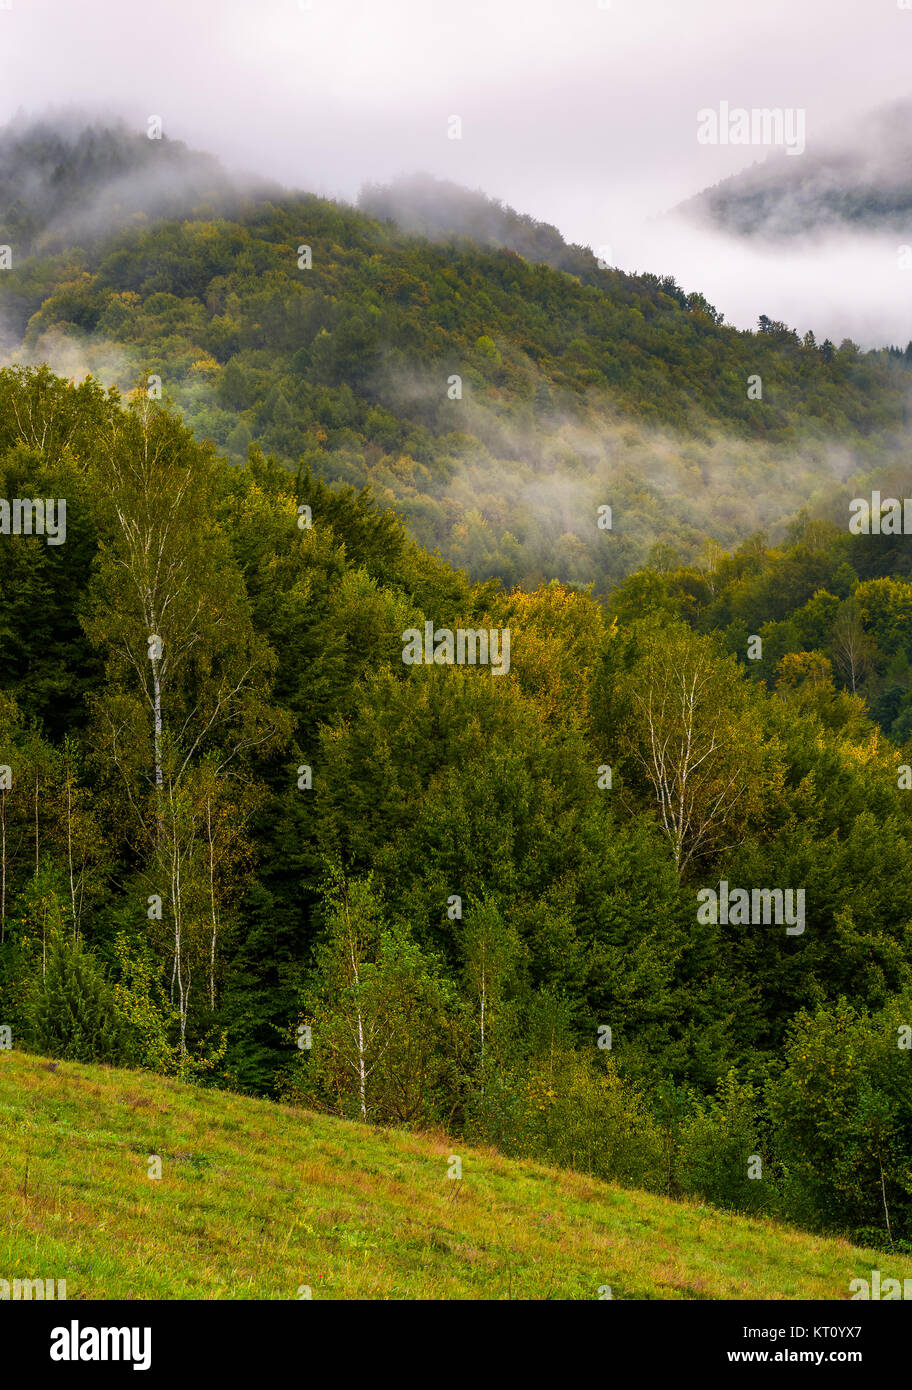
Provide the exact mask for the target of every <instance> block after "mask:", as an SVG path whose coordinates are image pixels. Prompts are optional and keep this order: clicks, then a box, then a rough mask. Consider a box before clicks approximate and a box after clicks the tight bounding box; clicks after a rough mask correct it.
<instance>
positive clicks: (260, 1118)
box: [0, 1052, 912, 1300]
mask: <svg viewBox="0 0 912 1390" xmlns="http://www.w3.org/2000/svg"><path fill="white" fill-rule="evenodd" d="M0 1120H2V1123H0V1229H2V1231H3V1236H2V1237H0V1250H2V1259H0V1272H2V1275H3V1277H5V1278H7V1279H12V1278H16V1277H22V1278H25V1277H33V1276H34V1275H35V1272H36V1271H38V1270H40V1271H42V1273H43V1274H46V1276H47V1277H54V1278H62V1277H65V1278H66V1281H67V1296H68V1298H69V1299H71V1300H77V1299H99V1298H103V1299H108V1298H127V1299H134V1298H153V1299H174V1298H203V1299H206V1298H227V1299H231V1298H235V1299H236V1298H255V1299H270V1298H272V1299H288V1298H292V1299H293V1298H297V1297H298V1296H299V1293H298V1290H299V1289H300V1287H301V1286H302V1285H308V1286H309V1287H310V1288H311V1290H312V1294H313V1297H314V1298H335V1299H338V1298H342V1299H349V1298H373V1299H376V1298H381V1299H383V1298H387V1299H416V1298H432V1299H462V1298H467V1299H473V1298H514V1299H549V1298H550V1299H586V1298H598V1297H600V1293H599V1290H600V1288H601V1287H602V1286H604V1285H606V1284H607V1285H610V1287H611V1290H612V1295H613V1297H614V1298H616V1299H643V1298H651V1299H745V1298H760V1299H799V1298H803V1299H807V1298H810V1299H833V1300H840V1299H846V1298H848V1297H849V1283H850V1280H851V1279H853V1278H859V1277H865V1278H867V1277H870V1271H871V1270H872V1269H873V1268H883V1269H884V1270H889V1271H890V1274H891V1276H892V1277H896V1278H908V1277H910V1276H912V1257H909V1256H905V1257H898V1256H897V1257H893V1256H886V1255H884V1254H883V1253H880V1254H878V1253H876V1252H873V1251H865V1250H859V1249H855V1248H853V1247H852V1246H850V1245H849V1244H848V1243H846V1242H845V1241H841V1240H821V1239H815V1238H813V1237H811V1236H808V1235H804V1234H800V1233H798V1232H796V1231H793V1230H790V1229H788V1228H786V1227H782V1226H778V1225H776V1224H774V1223H772V1222H768V1221H762V1220H756V1219H752V1220H751V1219H747V1218H743V1217H737V1216H732V1215H724V1214H722V1213H720V1212H717V1211H714V1210H712V1209H711V1208H708V1207H705V1206H701V1205H697V1204H696V1203H691V1202H672V1201H669V1200H667V1199H665V1198H662V1197H656V1196H650V1195H647V1194H645V1193H642V1192H636V1191H625V1190H623V1189H621V1188H619V1187H616V1186H613V1185H611V1184H608V1183H601V1182H598V1181H595V1180H593V1179H591V1178H587V1177H583V1176H581V1175H579V1174H575V1173H569V1172H560V1171H558V1170H555V1169H551V1168H544V1167H541V1166H540V1165H538V1164H534V1163H530V1162H516V1161H510V1160H508V1159H505V1158H503V1157H501V1156H499V1155H498V1154H496V1153H495V1152H494V1151H492V1150H489V1149H471V1148H467V1147H465V1146H464V1145H462V1144H461V1143H460V1142H459V1141H455V1142H454V1141H447V1140H446V1139H445V1138H444V1137H443V1136H442V1135H428V1134H421V1133H407V1132H404V1131H391V1130H382V1129H381V1130H376V1129H371V1128H368V1127H367V1126H362V1125H358V1124H351V1123H347V1122H345V1121H342V1120H336V1119H331V1118H327V1117H325V1116H322V1115H318V1114H314V1113H310V1112H307V1111H301V1110H296V1109H291V1108H287V1107H282V1106H276V1105H274V1104H270V1103H269V1102H266V1101H258V1100H250V1099H247V1098H244V1097H240V1096H236V1095H230V1094H226V1093H218V1092H211V1091H204V1090H198V1089H195V1088H193V1087H191V1086H188V1085H181V1084H179V1083H177V1082H174V1081H169V1080H166V1079H164V1078H161V1077H155V1076H151V1075H146V1074H144V1075H138V1074H136V1073H133V1072H129V1071H119V1070H111V1069H109V1068H106V1067H101V1066H86V1065H75V1064H71V1063H66V1062H60V1063H52V1062H48V1061H47V1060H45V1059H43V1058H40V1057H36V1056H30V1055H27V1054H23V1053H17V1052H0ZM454 1152H455V1153H456V1154H458V1155H459V1156H460V1157H461V1158H462V1163H463V1176H462V1179H461V1181H459V1182H456V1181H452V1180H448V1178H447V1167H448V1161H449V1158H450V1156H451V1154H453V1153H454ZM150 1154H157V1155H158V1156H159V1157H160V1158H161V1159H162V1177H161V1179H160V1180H155V1179H150V1178H149V1177H148V1176H147V1158H148V1156H149V1155H150Z"/></svg>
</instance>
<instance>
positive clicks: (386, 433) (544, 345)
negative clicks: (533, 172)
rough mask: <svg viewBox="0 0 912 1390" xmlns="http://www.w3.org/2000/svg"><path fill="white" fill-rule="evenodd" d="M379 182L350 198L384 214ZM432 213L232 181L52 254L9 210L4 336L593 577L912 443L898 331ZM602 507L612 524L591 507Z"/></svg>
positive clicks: (543, 576) (444, 547)
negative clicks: (688, 284) (233, 193)
mask: <svg viewBox="0 0 912 1390" xmlns="http://www.w3.org/2000/svg"><path fill="white" fill-rule="evenodd" d="M95 138H96V146H95V148H96V150H97V149H98V148H101V143H102V142H100V137H95ZM118 138H120V137H118ZM123 138H124V139H125V138H126V137H123ZM137 138H138V142H139V145H140V146H142V147H143V163H142V165H141V169H142V174H143V179H146V178H148V177H151V175H150V174H149V170H150V169H153V168H154V167H155V165H156V162H157V161H158V160H162V161H163V168H165V169H167V168H168V167H170V163H171V162H173V160H174V159H175V158H176V156H174V155H173V154H172V153H170V152H169V151H170V149H171V147H170V144H169V142H168V141H167V139H164V140H161V141H149V140H146V139H145V137H137ZM36 142H37V145H38V153H37V154H36V153H35V144H36ZM8 145H9V148H10V152H9V153H8V154H7V159H8V160H9V161H10V162H11V165H12V166H14V167H15V168H16V169H18V170H20V172H21V168H22V166H23V164H24V163H27V162H28V160H29V159H30V158H35V159H36V160H37V164H38V166H39V167H40V168H46V167H49V166H50V164H51V163H53V160H55V159H57V158H58V153H59V151H58V147H57V144H56V143H54V142H53V141H51V142H50V143H49V145H48V148H47V149H46V150H45V149H44V146H43V145H42V144H41V136H40V132H39V133H37V134H35V135H33V136H31V137H29V140H28V141H26V142H25V143H24V144H22V145H21V147H20V146H16V143H15V141H12V142H8ZM115 145H116V148H117V149H119V148H120V146H119V145H117V144H116V142H115ZM76 148H77V149H80V150H81V149H82V145H81V144H80V142H77V143H76ZM17 150H18V153H17ZM42 151H43V152H42ZM87 157H88V156H86V155H84V154H80V158H87ZM110 163H111V169H112V171H113V172H112V173H111V174H110V178H109V179H108V184H111V183H112V182H113V181H114V180H115V174H118V175H119V171H120V170H121V161H120V157H119V156H117V157H116V158H115V156H114V155H112V156H111V160H110ZM99 177H100V176H99ZM203 183H204V184H205V185H206V186H208V184H207V182H206V180H204V181H203ZM108 184H106V186H108ZM410 187H413V186H410ZM436 191H439V190H435V194H436ZM444 191H446V190H444ZM400 194H401V190H399V192H397V193H396V196H397V197H399V196H400ZM200 196H201V197H203V194H202V193H201V195H200ZM390 197H392V195H389V196H388V197H386V201H385V202H384V196H381V194H379V193H377V192H376V191H375V193H374V194H373V195H371V197H370V198H368V200H367V201H368V204H369V205H373V204H372V201H371V200H372V199H373V200H374V201H375V202H376V204H377V207H378V209H379V210H380V211H383V212H384V213H385V212H387V211H389V210H390V209H391V207H392V203H391V201H390ZM426 202H427V198H426V196H425V195H424V194H422V200H421V202H420V207H421V208H424V207H425V205H426ZM451 209H452V213H451ZM492 209H493V211H492ZM4 215H5V217H6V220H7V223H9V221H10V218H11V216H12V214H11V212H10V211H9V208H7V211H6V213H5V214H4ZM404 215H405V214H404ZM454 219H455V222H456V223H458V225H457V226H456V230H457V231H460V229H461V230H463V231H464V230H466V229H469V230H471V229H473V228H476V227H478V226H479V225H481V224H484V225H486V226H487V228H488V231H487V232H486V235H491V236H493V237H494V239H498V237H500V236H504V237H506V236H507V234H508V233H509V235H511V236H512V235H513V234H514V232H515V229H516V227H517V226H519V228H520V231H521V234H522V237H523V238H524V239H523V240H522V243H521V244H522V245H524V246H526V247H527V249H528V251H529V254H530V255H532V254H533V253H534V254H535V255H536V257H539V258H541V259H536V260H534V261H533V260H531V259H529V260H527V259H525V258H524V257H523V256H521V255H519V254H517V253H516V252H515V251H511V250H510V249H507V248H500V249H494V250H492V249H484V248H481V247H476V246H474V245H473V244H472V243H471V242H469V241H466V240H465V238H464V237H463V236H461V235H460V236H458V237H457V238H456V240H453V239H452V237H451V236H450V235H449V233H448V232H445V231H444V230H443V224H444V223H446V222H447V221H448V220H449V221H453V220H454ZM437 224H438V231H439V235H440V236H441V237H442V238H443V240H442V241H440V242H431V241H429V240H426V239H423V238H417V239H416V238H414V237H411V236H409V235H407V234H406V233H404V232H402V231H401V230H400V229H399V228H398V227H397V226H396V225H395V224H393V223H390V222H388V221H384V222H380V221H378V220H376V219H375V218H374V217H372V216H368V215H367V214H366V213H365V212H364V211H358V210H356V209H354V208H349V207H345V206H344V205H339V204H336V203H332V202H327V201H325V200H321V199H317V198H313V197H308V196H302V195H292V194H286V195H282V196H281V197H278V195H276V200H275V201H263V199H262V197H256V196H253V195H252V194H249V195H248V196H247V198H246V201H244V202H243V203H242V204H241V205H236V206H234V208H233V211H232V212H231V215H230V217H228V216H227V215H225V216H218V215H213V213H212V210H211V209H210V211H209V212H207V213H205V214H194V215H191V216H189V217H187V218H185V219H184V220H172V221H166V222H164V223H161V222H159V223H155V224H154V225H152V224H150V225H139V226H130V227H128V228H126V229H124V228H122V227H117V226H114V227H108V226H105V227H104V229H103V230H102V229H100V228H99V226H98V224H97V223H95V224H92V225H90V224H89V223H88V222H83V224H82V232H81V233H80V234H79V235H76V234H75V233H74V234H73V236H71V237H70V240H69V241H68V243H67V245H66V247H65V249H59V250H58V251H57V252H56V253H55V254H53V255H45V254H40V255H32V254H30V251H31V241H30V240H29V239H28V238H25V239H24V240H21V241H20V240H17V238H16V236H15V235H13V233H12V232H11V233H10V244H11V248H12V268H11V269H9V270H7V271H6V272H4V273H3V274H0V323H2V325H3V327H4V332H5V335H6V339H7V341H8V342H9V344H10V351H11V353H12V355H13V357H14V358H15V357H17V354H18V360H22V359H23V357H24V360H35V361H44V360H47V361H49V362H51V364H52V365H54V366H55V367H56V368H57V369H58V370H59V371H60V372H61V373H63V374H64V375H76V376H78V375H80V374H81V373H83V372H84V371H85V370H86V369H87V368H93V369H94V370H95V371H96V372H98V373H99V375H101V376H102V377H103V378H104V379H109V380H116V381H118V382H119V384H121V385H122V386H131V385H133V384H135V382H136V380H137V379H139V380H142V381H143V382H146V381H147V380H148V378H149V377H155V378H158V379H159V380H160V383H161V390H162V391H163V393H164V397H165V399H166V400H168V401H170V402H171V403H172V404H173V405H175V406H176V407H178V408H179V409H180V411H181V412H182V414H183V418H184V419H185V421H186V422H187V423H188V424H190V425H191V426H192V427H193V428H194V429H195V430H196V431H197V432H198V433H199V434H200V435H201V436H204V437H206V438H210V439H212V440H213V441H214V442H215V443H216V445H217V446H218V448H219V449H220V450H222V451H223V452H225V453H226V454H227V455H228V456H229V457H231V458H232V459H234V460H238V459H241V458H243V457H244V456H245V455H246V452H247V449H248V447H249V445H250V444H251V443H257V444H259V445H260V446H261V447H262V448H263V449H264V450H266V451H267V452H271V453H274V454H275V455H276V456H277V457H278V458H280V459H282V460H284V461H286V462H287V463H288V464H289V465H290V466H291V467H293V468H296V467H297V466H298V465H299V463H300V462H301V460H302V459H303V461H304V463H305V464H306V465H307V466H309V467H311V468H312V469H313V470H314V471H315V473H317V474H318V475H319V476H321V477H323V478H325V479H327V480H329V481H338V482H346V483H350V484H353V485H356V486H360V485H363V484H365V483H367V482H370V483H371V485H372V487H373V489H374V492H375V494H376V496H377V497H378V499H380V500H381V501H382V502H384V503H385V504H387V505H390V506H392V507H394V508H395V509H396V511H397V512H398V514H399V515H400V516H402V517H403V519H404V520H405V522H406V524H407V526H408V529H409V531H410V533H411V534H412V536H414V537H415V538H416V539H417V540H419V541H420V542H421V543H422V544H423V545H424V546H426V547H428V548H431V549H439V550H440V552H441V553H442V554H443V555H445V556H446V557H448V558H449V559H450V560H451V561H452V562H454V563H455V564H457V565H459V566H461V567H465V568H466V569H467V570H468V572H469V573H470V574H471V575H472V576H473V577H474V578H482V577H488V576H492V575H493V576H496V577H498V578H500V579H502V580H503V581H504V582H505V583H507V584H514V583H524V584H536V583H539V582H541V581H544V580H550V579H552V578H557V579H559V580H561V581H564V582H570V583H575V584H588V583H594V585H595V589H596V592H600V593H603V592H606V591H607V589H608V588H610V586H611V585H612V584H613V583H615V582H616V581H617V580H618V579H620V578H622V577H623V575H625V574H626V573H628V572H629V571H630V570H631V569H633V568H635V567H636V566H637V565H638V564H642V563H643V562H645V560H646V559H647V558H648V556H649V554H650V552H651V550H652V547H653V546H654V545H657V544H658V545H660V546H662V547H663V553H667V551H668V547H671V548H672V549H673V550H674V551H676V552H677V555H678V556H679V558H680V559H681V560H682V561H685V562H686V561H695V560H697V559H698V557H699V555H700V552H701V548H702V545H703V543H704V542H705V540H706V539H707V537H710V538H712V539H714V540H716V541H718V542H720V543H722V544H723V545H736V544H738V543H739V542H740V541H742V540H743V539H744V538H745V537H746V536H748V535H750V534H751V533H752V532H754V531H755V530H757V529H758V528H767V529H770V530H773V529H774V528H775V529H777V530H780V529H781V524H782V522H783V519H784V518H786V517H787V516H788V515H789V514H790V513H791V512H792V511H794V510H796V509H797V508H798V507H799V506H801V505H804V504H807V503H810V505H812V506H815V507H816V506H818V505H824V504H825V503H826V502H827V501H828V500H829V499H830V498H831V496H832V493H833V487H834V478H835V480H836V481H837V482H842V481H844V480H846V479H848V478H850V477H851V476H852V475H854V474H865V473H866V472H867V471H869V470H870V469H871V468H872V467H875V466H879V465H880V464H881V463H882V462H883V460H884V458H885V457H888V456H889V457H892V456H894V455H896V456H901V455H902V452H903V451H904V449H905V448H906V447H907V441H906V440H905V436H904V428H905V420H906V401H907V393H908V386H909V380H910V378H909V375H908V358H907V357H905V356H903V355H900V354H893V355H890V354H888V353H867V354H861V353H859V352H858V350H857V349H856V347H855V345H854V344H853V343H851V342H849V341H847V340H846V341H844V342H843V343H841V344H840V345H839V346H838V347H837V346H836V345H834V344H832V343H830V342H823V343H820V344H818V343H816V342H815V341H814V339H813V335H812V334H809V335H807V337H805V339H803V340H799V338H798V337H797V335H796V334H795V333H794V332H792V331H790V330H789V329H788V328H787V327H786V325H784V324H781V323H777V322H772V321H770V320H768V319H766V320H764V321H763V323H762V325H761V328H762V331H758V332H757V333H747V332H740V331H737V330H735V329H733V328H729V327H727V326H726V325H725V324H724V323H723V322H722V321H721V315H720V314H719V313H718V312H717V311H716V310H715V309H714V308H713V307H712V306H711V305H709V304H707V302H706V301H705V299H704V298H703V297H702V296H701V295H700V294H699V293H698V292H692V293H685V292H684V291H683V290H681V289H680V287H679V286H678V285H677V284H676V283H675V282H674V281H673V280H672V279H670V278H668V277H665V278H662V277H659V276H656V275H652V274H644V275H638V276H633V275H627V274H625V273H622V272H621V271H618V270H614V269H609V270H599V269H598V265H597V262H596V261H595V258H594V257H593V256H592V255H591V253H589V252H588V251H585V250H581V249H580V248H572V247H564V246H563V243H562V242H561V241H560V238H559V236H558V234H557V233H556V232H554V230H553V229H549V228H547V227H542V226H540V225H538V224H535V223H532V222H531V220H530V219H523V218H520V217H518V215H516V214H513V213H512V211H511V210H510V209H499V208H498V207H497V206H496V205H494V204H490V205H486V204H483V203H481V204H480V203H479V201H478V200H477V199H473V197H472V195H465V197H464V198H462V199H461V200H460V198H459V196H458V195H457V194H455V193H453V194H452V195H448V196H447V197H446V198H444V201H443V205H442V208H441V209H440V210H439V212H438V219H437ZM492 229H493V230H492ZM302 248H306V249H302ZM562 248H563V249H562ZM542 259H544V260H550V261H551V262H552V264H550V265H548V264H544V263H542ZM559 263H562V264H565V265H566V266H567V267H569V268H573V273H570V270H569V269H555V268H554V265H556V264H559ZM23 340H24V347H20V346H19V345H20V344H21V343H22V342H23ZM758 383H759V387H758ZM758 390H759V395H758ZM834 438H835V439H838V441H839V451H838V455H837V454H836V453H834V449H833V447H832V442H833V439H834ZM852 486H853V487H854V486H855V484H854V483H853V484H852ZM606 506H608V507H611V509H612V513H611V515H612V528H611V530H610V531H608V530H607V529H602V530H600V529H598V527H597V524H596V521H597V518H598V516H599V515H603V514H604V513H600V512H599V508H600V507H606Z"/></svg>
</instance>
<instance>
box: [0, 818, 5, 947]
mask: <svg viewBox="0 0 912 1390" xmlns="http://www.w3.org/2000/svg"><path fill="white" fill-rule="evenodd" d="M0 840H2V851H0V857H2V860H3V866H2V870H0V872H2V880H0V941H5V940H6V792H5V791H2V792H0Z"/></svg>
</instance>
